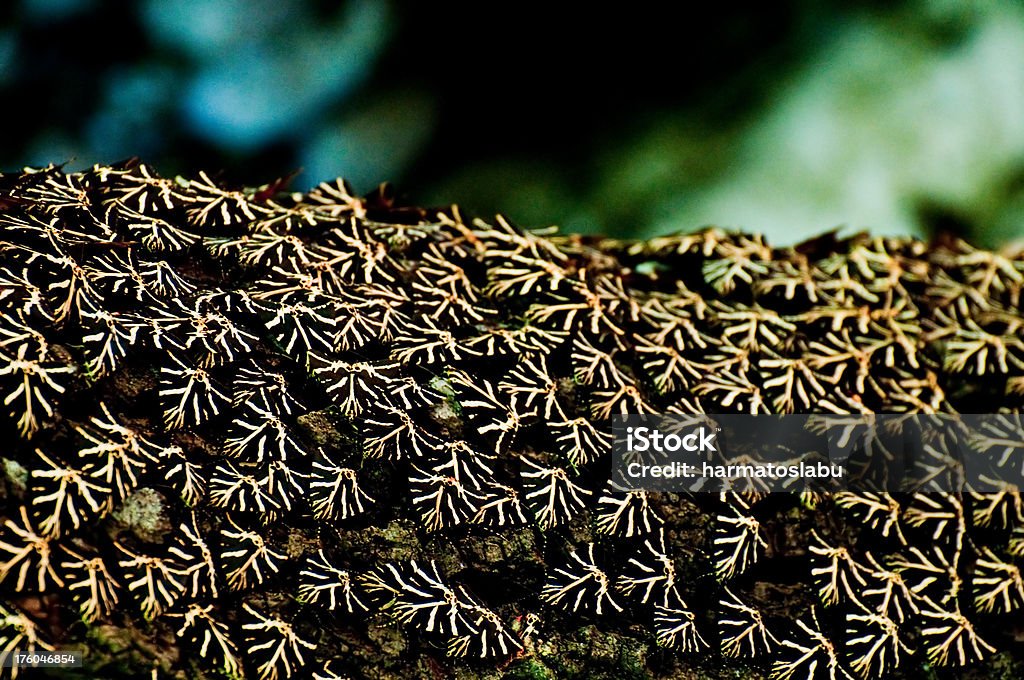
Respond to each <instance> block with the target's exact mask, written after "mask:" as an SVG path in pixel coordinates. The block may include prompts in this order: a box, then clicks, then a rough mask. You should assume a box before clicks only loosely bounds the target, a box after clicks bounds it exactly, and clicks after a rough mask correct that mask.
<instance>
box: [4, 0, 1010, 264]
mask: <svg viewBox="0 0 1024 680" xmlns="http://www.w3.org/2000/svg"><path fill="white" fill-rule="evenodd" d="M477 6H478V7H480V8H481V9H474V10H467V9H465V8H461V9H455V8H451V7H441V6H439V4H437V3H422V2H408V3H399V2H383V1H382V2H375V1H373V0H358V1H356V2H344V3H328V2H315V1H312V0H140V1H139V2H109V3H107V2H101V1H99V0H9V1H8V2H6V3H3V8H2V9H0V98H2V99H0V104H2V107H3V114H2V115H3V120H4V122H5V126H4V131H5V134H4V136H3V143H2V144H0V156H2V158H0V165H2V167H3V168H4V169H6V170H14V169H17V168H20V167H21V166H24V165H45V164H46V163H48V162H51V161H53V162H64V161H67V162H68V163H69V167H71V168H79V167H83V166H87V165H91V164H92V163H95V162H112V161H116V160H119V159H122V158H125V157H128V156H132V155H138V156H141V157H143V158H144V159H146V160H148V161H149V162H151V163H152V164H154V165H155V166H156V167H157V169H158V170H160V171H161V172H163V173H165V174H171V173H179V172H180V173H191V172H194V171H196V170H198V169H203V168H206V169H210V170H214V171H221V170H222V171H223V177H224V178H226V179H230V180H232V181H238V182H265V181H268V180H269V179H271V178H272V177H276V176H280V175H286V174H288V173H290V172H291V171H292V170H295V169H299V168H301V169H302V173H301V174H300V175H299V176H298V177H297V178H296V179H295V181H294V184H293V186H294V187H295V188H298V189H305V188H308V187H310V186H312V185H314V184H316V183H317V182H319V181H321V180H324V179H328V178H332V177H334V176H336V175H343V176H346V177H348V178H349V179H350V180H352V182H353V183H354V184H355V186H356V188H357V189H359V190H360V191H367V190H369V189H371V188H373V187H374V186H375V185H376V184H377V183H378V182H380V181H383V180H390V181H392V182H394V183H396V184H397V188H398V190H399V193H400V195H401V196H402V198H403V200H405V201H411V202H416V203H423V204H447V203H450V202H458V203H460V204H461V205H463V206H464V207H465V208H466V209H468V210H469V211H471V212H474V213H477V214H488V213H491V212H495V211H501V212H504V213H507V214H509V215H510V216H511V217H513V219H515V220H516V221H518V222H520V223H522V224H525V225H527V226H542V225H546V224H548V223H557V224H560V225H561V226H563V227H565V228H567V229H571V230H577V231H587V232H600V233H606V234H614V235H628V236H647V235H652V234H655V233H660V232H665V231H671V230H679V229H685V230H689V229H692V228H696V227H699V226H703V225H707V224H719V225H722V226H736V227H743V228H746V229H749V230H756V231H763V232H766V233H767V234H768V235H769V236H770V238H771V239H772V240H773V241H774V242H777V243H782V244H785V243H793V242H795V241H798V240H800V239H802V238H805V237H808V236H810V235H812V234H814V233H817V232H820V231H822V230H825V229H830V228H834V227H845V228H846V229H848V230H855V229H862V228H870V229H872V230H873V231H876V232H878V233H883V234H915V235H920V236H928V235H931V234H935V233H937V232H953V233H956V234H960V235H964V236H967V237H969V238H970V239H972V240H973V241H975V242H977V243H979V244H984V245H1001V244H1005V243H1008V242H1011V241H1013V240H1015V239H1016V240H1019V239H1020V238H1021V237H1022V236H1024V8H1022V7H1021V6H1020V5H1019V4H1016V3H1010V2H999V1H993V2H970V1H966V2H965V1H957V0H913V1H909V2H879V3H874V4H866V5H865V4H863V3H852V2H843V1H841V0H839V1H832V2H811V1H809V0H805V1H797V0H782V1H780V2H776V3H764V2H739V3H708V7H705V8H704V9H703V10H702V11H701V12H699V13H698V12H694V13H693V15H692V16H690V17H686V18H684V19H682V20H680V19H678V18H675V17H673V16H671V15H669V14H668V13H667V11H666V10H664V9H660V10H657V11H656V10H655V9H652V8H650V7H648V6H646V5H643V4H638V3H619V4H618V5H616V9H615V10H614V11H612V10H600V11H598V10H593V9H591V10H587V12H586V14H585V15H583V14H580V15H573V14H572V13H569V12H567V11H565V10H562V11H559V12H557V13H556V12H553V11H552V9H551V3H530V2H518V3H511V4H508V5H502V6H501V7H496V6H493V5H492V3H478V4H477ZM484 7H486V9H484Z"/></svg>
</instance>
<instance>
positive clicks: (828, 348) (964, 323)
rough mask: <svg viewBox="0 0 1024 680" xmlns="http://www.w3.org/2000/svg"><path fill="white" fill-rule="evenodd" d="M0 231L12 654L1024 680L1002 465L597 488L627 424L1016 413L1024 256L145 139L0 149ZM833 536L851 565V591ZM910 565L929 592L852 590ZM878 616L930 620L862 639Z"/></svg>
mask: <svg viewBox="0 0 1024 680" xmlns="http://www.w3.org/2000/svg"><path fill="white" fill-rule="evenodd" d="M0 229H2V231H0V310H2V314H3V316H2V319H0V357H2V361H0V366H3V368H0V392H2V394H3V396H4V413H3V415H4V416H5V417H4V419H3V420H2V422H0V429H2V434H3V437H4V441H5V442H7V444H6V445H5V446H4V447H3V449H2V452H0V453H2V457H3V464H4V469H3V473H4V474H3V475H2V476H0V514H2V516H3V519H2V521H0V526H2V529H3V532H2V534H0V596H2V600H0V606H2V607H3V611H2V612H0V643H2V644H0V649H3V648H4V646H5V645H11V646H21V647H25V646H26V645H29V644H30V643H32V642H33V640H35V641H36V644H37V645H40V646H42V645H47V644H49V645H56V646H59V647H63V648H83V649H86V650H87V652H88V654H87V666H88V669H87V671H86V676H87V677H97V678H98V677H111V678H114V677H129V676H136V677H138V676H141V675H144V674H149V673H155V674H156V676H157V677H169V678H203V677H222V676H223V674H225V673H227V674H228V675H234V676H239V677H241V676H244V677H253V678H256V677H268V678H273V677H282V678H283V677H289V676H290V675H292V676H297V677H315V678H332V677H349V676H351V677H366V678H421V677H422V678H435V677H437V678H439V677H449V676H451V677H459V678H498V677H513V678H548V677H552V678H554V677H558V678H561V677H579V678H583V677H588V678H589V677H597V678H648V677H652V678H653V677H658V678H661V677H664V678H669V677H672V678H677V677H678V678H727V677H728V678H734V677H751V678H753V677H768V676H769V675H770V674H772V673H773V672H774V674H775V675H776V676H777V677H794V678H802V677H807V676H808V675H809V674H816V676H820V677H829V675H833V676H834V677H845V676H844V675H843V674H844V673H847V672H850V673H856V672H857V670H856V669H857V668H858V667H859V668H861V669H862V672H863V674H864V675H865V676H868V677H874V676H878V675H882V674H883V671H884V672H886V673H890V674H891V675H892V677H921V676H924V675H930V676H931V677H971V676H974V677H991V678H998V677H1005V678H1011V677H1021V676H1024V651H1022V642H1021V639H1022V638H1024V625H1022V624H1021V616H1020V612H1021V606H1022V604H1024V586H1021V584H1020V572H1019V566H1020V563H1021V561H1022V555H1024V517H1022V508H1021V502H1020V498H1019V495H1018V494H1016V493H1005V494H1002V495H995V496H994V495H987V496H982V495H978V494H974V495H972V494H964V495H957V496H953V495H949V494H945V495H943V494H935V495H931V496H910V495H904V496H900V497H897V498H892V497H888V496H878V497H874V498H867V497H861V498H857V497H855V496H853V495H851V496H847V497H844V498H837V497H833V496H817V495H813V494H804V495H799V494H777V495H772V496H764V497H762V496H759V495H748V496H743V495H739V494H730V495H725V496H722V497H719V496H709V495H706V494H705V495H692V496H691V495H683V494H654V493H652V494H642V493H641V494H633V495H627V494H621V493H615V492H613V491H611V490H609V489H608V488H607V479H608V474H609V469H608V465H609V461H608V455H607V448H608V441H607V427H608V419H609V416H610V415H611V414H613V413H627V412H629V413H636V412H643V411H652V412H654V411H660V412H665V411H674V412H678V413H701V412H706V413H721V412H751V413H753V412H764V413H769V412H770V413H792V412H810V411H829V412H840V413H874V412H877V413H918V412H922V413H956V412H990V413H995V412H1004V413H1006V414H1007V415H1014V414H1018V413H1019V412H1020V408H1021V406H1022V403H1024V341H1022V339H1021V336H1022V325H1024V319H1022V317H1021V312H1020V309H1021V307H1020V301H1021V300H1020V294H1021V287H1022V281H1024V259H1022V257H1021V254H1020V253H1001V254H1000V253H992V252H987V251H980V250H976V249H973V248H971V247H970V246H968V245H967V244H964V243H960V242H949V243H935V244H924V243H920V242H916V241H909V240H898V239H880V238H870V237H868V236H863V235H862V236H856V237H853V238H851V239H846V240H837V239H835V238H834V237H832V236H831V235H826V236H823V237H822V238H820V239H818V240H816V241H814V242H810V243H806V244H803V245H801V246H798V247H796V248H787V249H773V248H771V247H770V246H769V245H768V244H766V243H764V242H763V241H762V239H760V238H759V237H757V236H750V235H741V234H728V233H724V232H721V231H719V230H714V229H709V230H704V231H701V232H697V233H693V234H680V235H676V236H668V237H665V238H663V239H656V240H653V241H648V242H623V241H612V240H601V239H592V238H583V237H573V236H560V235H556V234H539V233H533V232H529V231H525V230H521V229H519V228H517V227H515V226H512V225H510V224H509V223H507V222H506V221H505V220H502V219H498V220H496V221H495V222H494V223H493V224H490V223H485V222H482V221H468V220H464V219H463V218H462V216H461V215H460V213H459V211H458V210H457V209H454V208H451V209H445V210H422V209H416V208H405V207H399V206H396V205H394V204H393V203H392V202H391V200H390V199H389V198H388V197H387V196H386V193H385V192H380V193H378V194H375V195H373V196H370V197H367V198H359V197H355V196H353V195H352V194H351V192H349V190H348V189H347V187H345V185H344V184H343V183H341V182H338V183H335V184H331V185H322V186H321V187H319V188H318V189H316V190H314V191H313V192H310V193H309V194H307V195H297V194H287V193H283V192H282V191H281V190H280V187H277V186H274V185H270V186H267V187H260V188H252V189H238V190H233V189H228V188H225V187H224V186H222V185H221V184H220V183H218V182H215V181H213V180H211V179H210V178H209V177H207V176H205V175H201V176H200V177H198V178H197V179H193V180H188V179H177V180H170V179H163V178H160V177H159V176H157V175H156V174H155V173H154V172H152V171H151V170H150V169H149V168H147V167H145V166H142V165H138V164H134V163H133V164H127V165H125V166H122V167H117V168H105V167H97V168H94V169H93V170H91V171H88V172H85V173H78V174H65V173H63V172H61V171H60V170H59V169H57V168H49V169H45V170H42V171H38V172H32V173H26V174H20V175H7V176H3V177H2V179H0ZM8 416H9V417H8ZM406 416H407V417H408V419H405V417H406ZM396 432H398V433H399V434H397V435H396V434H395V433H396ZM396 437H397V439H396ZM1010 448H1011V449H1012V452H1011V453H1010V454H1008V456H1007V460H1008V463H1007V464H1009V465H1017V466H1019V465H1021V464H1022V459H1024V443H1022V442H1018V443H1016V444H1014V445H1013V446H1012V447H1010ZM332 489H334V490H336V491H337V493H336V494H334V495H332V494H331V490H332ZM342 491H344V495H343V494H342V493H341V492H342ZM535 492H536V493H535ZM549 492H551V493H553V494H555V498H556V499H559V500H557V502H553V503H550V504H548V503H546V502H545V499H546V498H548V497H549ZM438 499H440V500H441V501H442V502H438V503H436V504H435V501H437V500H438ZM868 501H877V502H879V503H881V505H883V506H885V508H886V509H885V510H884V511H880V512H883V514H885V513H888V514H889V516H891V518H892V523H893V526H895V527H898V529H892V528H891V527H890V528H889V529H885V528H883V526H882V524H880V523H879V522H874V524H872V522H871V521H868V519H866V518H865V515H864V514H863V507H864V503H866V502H868ZM858 513H860V514H858ZM737 518H739V519H740V520H742V521H741V522H739V523H737V521H736V520H737ZM737 526H742V527H746V529H743V530H742V531H741V533H743V532H745V533H743V535H741V536H739V537H738V539H737V540H740V541H742V542H743V543H744V544H745V545H748V546H749V548H750V553H749V554H748V555H747V556H745V557H742V558H740V557H737V556H736V555H734V554H730V553H729V551H728V550H724V549H722V548H720V547H719V548H718V549H716V543H715V539H716V538H719V539H723V538H724V539H731V538H736V537H737V534H735V533H733V532H734V531H735V530H736V529H735V528H736V527H737ZM915 550H920V551H923V552H922V553H921V555H922V556H923V557H927V559H928V560H930V563H931V564H932V565H933V566H935V565H937V567H936V568H937V569H938V571H936V572H934V573H933V572H929V571H928V569H926V568H924V567H921V568H914V567H910V566H907V565H908V564H909V563H910V562H913V561H914V559H915V556H916V555H917V554H918V553H916V552H915ZM828 551H832V552H828ZM826 553H827V554H828V555H832V556H833V557H834V556H835V555H840V557H838V558H835V560H837V563H838V565H839V566H838V567H836V573H837V574H839V573H847V572H848V573H854V574H859V575H860V576H859V578H861V579H862V580H863V583H862V584H860V585H854V586H853V587H852V588H849V589H844V588H842V587H841V588H840V589H839V591H840V592H838V594H837V595H836V596H835V597H834V598H833V597H831V596H830V595H829V594H828V592H827V581H828V580H829V577H830V574H829V573H824V574H822V572H820V571H818V572H817V573H815V572H814V571H812V570H816V569H817V570H820V568H821V567H822V566H823V565H825V566H827V565H828V564H829V560H832V559H833V557H828V556H826ZM872 559H874V560H875V561H874V562H872V561H871V560H872ZM631 560H634V561H636V562H631ZM638 564H642V565H643V566H642V567H640V568H641V571H643V572H644V574H647V575H651V574H654V575H656V576H655V577H654V582H653V585H651V590H650V591H647V594H646V595H645V594H644V593H645V591H646V590H647V586H646V585H640V586H637V583H638V582H639V581H638V580H637V579H639V578H640V576H638V575H637V568H638ZM843 570H846V572H843ZM993 573H996V574H1000V575H1001V577H1005V579H1004V581H1001V582H1000V583H999V584H997V585H1005V586H1006V592H1007V593H1008V596H1007V598H1006V599H1005V602H1004V601H1003V600H1000V601H999V603H998V604H997V605H995V606H993V607H987V606H985V605H984V604H979V603H984V601H985V600H984V596H985V595H986V593H987V592H988V591H989V590H991V588H992V587H994V586H993V585H992V584H991V583H990V581H987V580H986V579H985V578H981V577H984V576H991V575H992V574H993ZM892 574H899V576H900V578H901V579H902V582H903V583H905V584H906V587H907V589H908V591H909V592H910V593H911V594H908V595H907V596H906V603H905V605H906V607H907V608H908V611H909V612H910V613H908V614H907V615H906V616H905V617H904V618H903V620H899V617H898V616H897V612H896V611H895V610H893V609H892V608H891V607H889V606H888V605H886V604H884V603H882V604H880V603H879V602H878V601H876V600H875V599H873V598H872V597H871V596H868V595H864V594H863V591H865V590H870V587H875V586H878V585H879V584H881V583H883V582H884V580H885V578H886V576H887V575H892ZM641 576H642V574H641ZM576 578H579V579H581V584H582V585H579V586H578V587H576V586H573V585H572V581H573V580H574V579H576ZM854 581H856V578H854ZM560 592H561V593H562V594H561V595H560V594H559V593H560ZM730 597H734V598H735V600H729V598H730ZM332 598H333V599H332ZM897 599H898V598H897ZM726 601H733V602H738V603H741V605H742V607H743V608H745V609H744V611H749V612H753V611H755V610H756V611H757V612H759V616H761V617H762V620H763V622H764V624H765V626H766V631H767V634H768V635H769V637H768V638H765V639H766V640H770V641H769V642H766V643H765V645H764V648H763V649H761V648H758V649H757V650H756V651H758V652H760V653H759V654H758V655H757V656H756V658H755V657H753V656H751V655H749V654H740V655H739V658H733V657H732V656H730V655H729V654H727V653H726V652H727V651H728V649H729V644H730V641H731V640H734V637H731V636H730V633H729V629H728V628H727V627H726V628H723V627H722V625H723V624H722V621H723V620H725V621H727V620H730V612H731V613H732V614H731V616H732V617H733V618H735V612H736V609H735V608H733V609H729V608H728V607H727V606H725V605H724V604H723V602H726ZM598 609H600V610H601V611H600V612H598ZM989 609H991V610H990V611H989ZM864 612H870V613H873V614H875V615H877V616H878V617H880V620H881V619H884V621H885V622H890V623H893V624H894V626H895V628H894V630H896V631H897V633H896V637H895V639H894V640H889V642H886V643H884V644H882V645H881V647H882V648H885V649H890V648H892V649H895V648H896V647H895V646H898V645H905V646H906V649H905V650H904V649H902V648H900V651H899V652H898V653H896V654H895V655H889V656H884V655H882V654H880V653H865V652H864V648H863V645H858V643H857V642H856V638H857V637H858V636H859V635H860V633H858V634H854V633H851V632H849V631H848V630H847V627H848V620H847V618H846V617H847V616H848V615H850V614H858V613H864ZM431 614H433V616H431ZM943 627H945V628H943ZM936 628H941V629H942V630H944V631H945V633H943V632H935V629H936ZM872 630H873V631H874V633H871V634H873V635H875V636H874V637H871V640H873V641H874V640H876V639H883V638H881V637H879V636H880V635H881V633H880V632H879V630H880V629H879V630H874V629H872ZM929 631H931V632H929ZM869 633H870V631H869ZM959 641H962V644H960V642H959ZM886 645H888V647H887V646H886ZM275 650H277V651H279V652H280V653H279V654H277V655H274V653H273V652H274V651H275ZM801 657H806V658H805V659H803V660H801ZM883 661H884V669H883V665H882V663H883ZM787 664H792V666H788V665H787ZM858 664H861V665H860V666H858ZM787 672H791V673H792V674H791V675H787ZM53 675H54V677H63V676H62V675H61V674H60V673H55V674H53ZM65 675H66V676H67V677H75V674H74V673H66V674H65ZM26 677H31V676H30V675H26Z"/></svg>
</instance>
